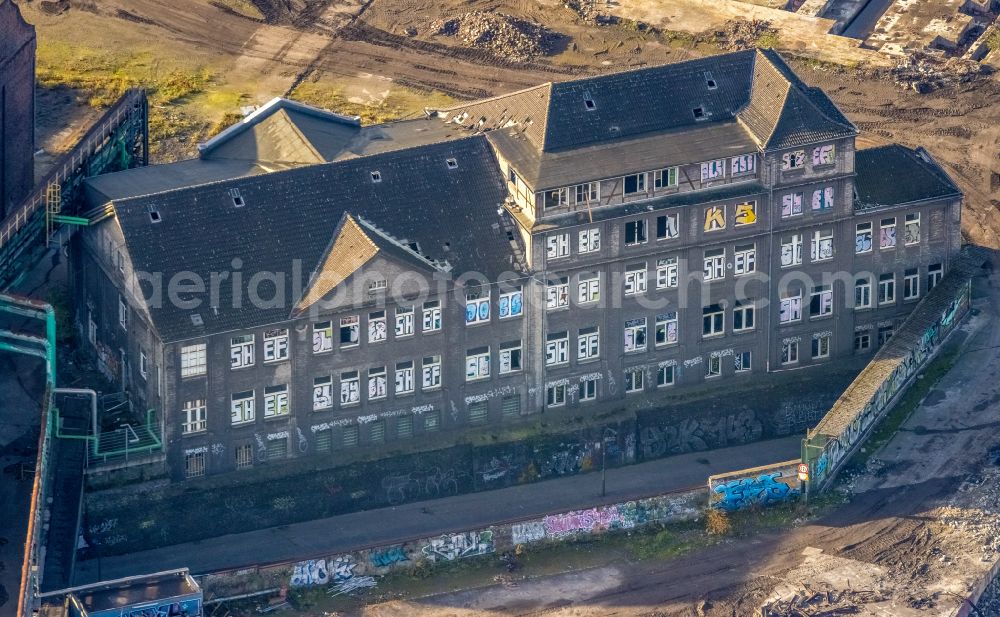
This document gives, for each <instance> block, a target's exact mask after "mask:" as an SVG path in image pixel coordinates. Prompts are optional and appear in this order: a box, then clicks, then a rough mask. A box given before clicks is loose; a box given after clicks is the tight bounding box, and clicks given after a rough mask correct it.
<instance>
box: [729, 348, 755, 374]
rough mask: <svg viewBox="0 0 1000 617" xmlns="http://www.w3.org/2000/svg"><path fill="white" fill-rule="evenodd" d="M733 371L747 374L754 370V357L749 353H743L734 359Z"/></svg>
mask: <svg viewBox="0 0 1000 617" xmlns="http://www.w3.org/2000/svg"><path fill="white" fill-rule="evenodd" d="M733 369H734V370H735V371H736V372H737V373H745V372H747V371H750V370H752V369H753V356H752V355H751V353H750V352H749V351H743V352H740V353H738V354H736V356H735V357H734V358H733Z"/></svg>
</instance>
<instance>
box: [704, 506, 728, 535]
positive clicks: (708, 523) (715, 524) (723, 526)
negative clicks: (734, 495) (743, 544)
mask: <svg viewBox="0 0 1000 617" xmlns="http://www.w3.org/2000/svg"><path fill="white" fill-rule="evenodd" d="M705 530H706V531H707V532H708V533H709V535H713V536H725V535H728V534H729V532H730V531H732V524H731V523H730V522H729V516H728V515H727V514H726V513H725V512H723V511H721V510H716V509H715V508H709V510H708V514H706V515H705Z"/></svg>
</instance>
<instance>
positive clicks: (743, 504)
mask: <svg viewBox="0 0 1000 617" xmlns="http://www.w3.org/2000/svg"><path fill="white" fill-rule="evenodd" d="M779 478H781V472H780V471H775V472H772V473H765V474H763V475H760V476H757V477H756V478H740V479H739V480H731V481H729V482H725V483H723V484H720V485H718V486H716V487H715V488H714V489H713V493H715V495H717V496H718V499H717V501H715V502H714V503H713V504H712V507H714V508H716V509H718V510H725V511H726V512H735V511H736V510H742V509H743V508H749V507H750V506H753V505H762V506H766V505H771V504H774V503H781V502H784V501H788V500H790V499H792V498H794V497H797V496H798V494H799V489H798V488H793V487H791V486H789V485H788V484H785V483H784V482H780V481H779V480H778V479H779Z"/></svg>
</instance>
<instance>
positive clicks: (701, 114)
mask: <svg viewBox="0 0 1000 617" xmlns="http://www.w3.org/2000/svg"><path fill="white" fill-rule="evenodd" d="M691 113H693V114H694V119H695V120H704V119H705V108H704V107H702V106H700V105H699V106H698V107H695V108H694V109H692V110H691Z"/></svg>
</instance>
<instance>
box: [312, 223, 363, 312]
mask: <svg viewBox="0 0 1000 617" xmlns="http://www.w3.org/2000/svg"><path fill="white" fill-rule="evenodd" d="M378 251H379V248H378V246H376V245H375V243H374V242H372V240H371V238H369V237H368V235H367V234H365V232H364V231H363V230H362V229H361V227H360V226H359V225H358V222H357V221H356V220H355V219H354V217H352V216H351V215H350V214H347V213H346V212H345V213H344V216H343V218H342V219H341V221H340V225H338V226H337V231H336V233H335V234H334V237H333V243H332V244H331V245H330V249H329V250H328V251H327V253H326V256H325V257H324V258H323V262H322V263H321V264H320V266H319V268H318V269H317V270H316V271H315V272H314V273H313V275H312V276H311V277H310V279H309V285H308V287H306V292H305V294H304V295H303V296H302V299H301V300H299V303H298V304H297V305H296V306H295V313H299V312H301V311H304V310H305V309H307V308H309V307H310V306H312V305H313V304H315V303H316V302H317V301H319V300H321V299H322V298H323V297H324V296H326V295H327V294H328V293H330V292H331V291H333V290H334V289H335V288H336V287H337V285H340V284H341V283H342V282H344V280H345V279H347V277H349V276H350V275H352V274H354V273H355V272H357V271H358V270H359V269H361V266H363V265H365V264H366V263H368V262H369V261H371V259H372V258H373V257H375V255H376V254H377V253H378Z"/></svg>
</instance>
